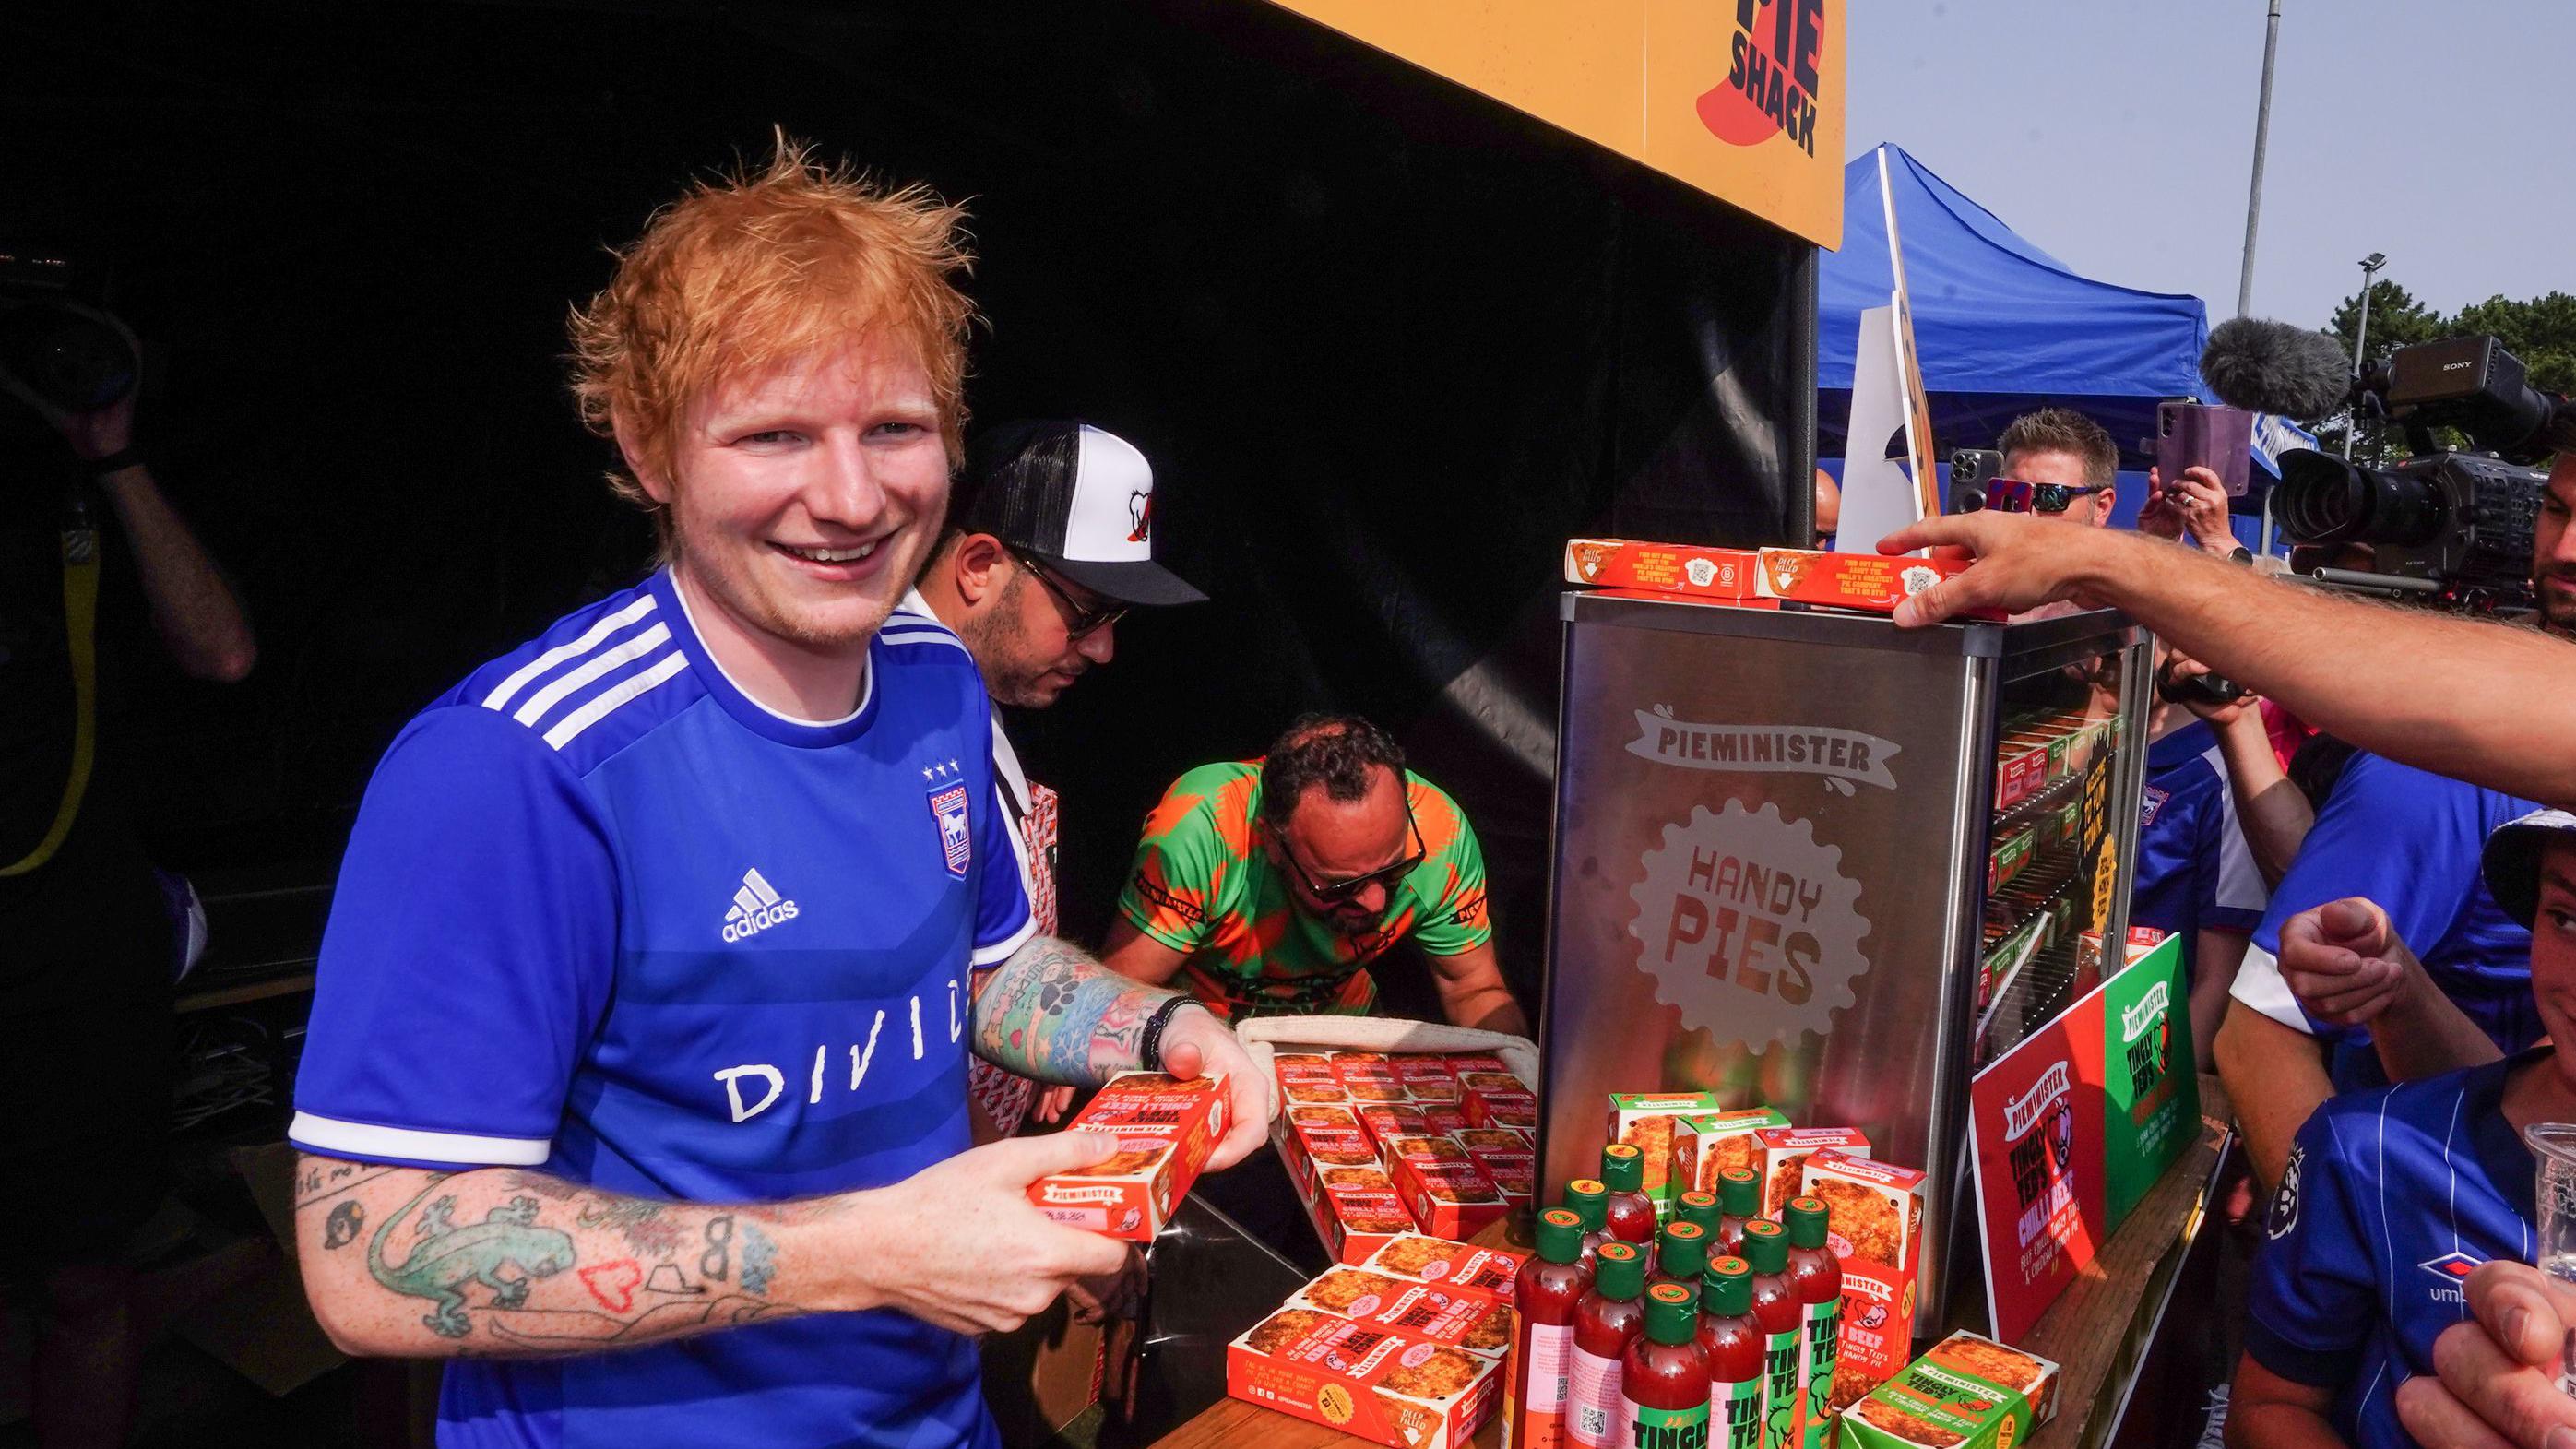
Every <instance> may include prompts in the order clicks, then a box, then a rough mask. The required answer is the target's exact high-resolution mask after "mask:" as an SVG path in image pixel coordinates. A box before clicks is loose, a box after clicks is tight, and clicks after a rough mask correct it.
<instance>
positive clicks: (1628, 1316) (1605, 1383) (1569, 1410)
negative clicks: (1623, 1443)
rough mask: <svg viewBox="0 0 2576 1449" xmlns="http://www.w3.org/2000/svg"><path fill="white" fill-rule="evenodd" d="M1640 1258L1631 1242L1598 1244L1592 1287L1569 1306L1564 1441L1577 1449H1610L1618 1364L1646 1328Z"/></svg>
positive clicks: (1618, 1424)
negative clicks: (1571, 1332) (1570, 1331)
mask: <svg viewBox="0 0 2576 1449" xmlns="http://www.w3.org/2000/svg"><path fill="white" fill-rule="evenodd" d="M1645 1292H1646V1256H1645V1254H1643V1253H1640V1252H1638V1251H1637V1248H1636V1245H1635V1244H1633V1243H1621V1242H1608V1243H1603V1244H1602V1245H1601V1249H1600V1252H1599V1254H1598V1255H1597V1261H1596V1262H1595V1264H1594V1266H1593V1270H1592V1287H1591V1288H1590V1289H1589V1290H1588V1291H1586V1292H1585V1293H1584V1295H1583V1301H1582V1302H1580V1303H1577V1304H1576V1305H1575V1306H1574V1362H1573V1363H1572V1364H1571V1365H1570V1366H1568V1368H1567V1370H1566V1386H1565V1392H1566V1400H1565V1437H1566V1438H1567V1439H1568V1440H1569V1441H1571V1442H1573V1443H1576V1444H1580V1445H1582V1446H1583V1449H1614V1446H1616V1445H1617V1444H1618V1443H1619V1434H1620V1431H1621V1428H1622V1426H1623V1425H1624V1424H1625V1423H1626V1421H1625V1420H1623V1419H1621V1418H1620V1417H1619V1369H1620V1360H1621V1357H1622V1356H1623V1355H1625V1354H1626V1353H1627V1352H1628V1341H1629V1340H1630V1339H1633V1338H1635V1337H1636V1336H1637V1335H1638V1334H1639V1333H1641V1332H1643V1331H1644V1330H1645V1327H1646V1306H1645V1303H1644V1301H1643V1299H1644V1297H1645Z"/></svg>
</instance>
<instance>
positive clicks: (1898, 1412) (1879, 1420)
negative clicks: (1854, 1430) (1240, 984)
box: [1859, 1399, 1967, 1449]
mask: <svg viewBox="0 0 2576 1449" xmlns="http://www.w3.org/2000/svg"><path fill="white" fill-rule="evenodd" d="M1859 1412H1860V1416H1861V1418H1863V1419H1865V1420H1867V1421H1868V1422H1869V1423H1871V1424H1874V1425H1876V1426H1877V1427H1879V1428H1881V1429H1885V1430H1886V1431H1887V1432H1889V1433H1890V1434H1893V1435H1895V1436H1896V1437H1898V1438H1899V1439H1902V1440H1904V1441H1905V1442H1907V1443H1909V1444H1922V1445H1927V1446H1929V1449H1950V1446H1951V1445H1954V1444H1957V1443H1959V1442H1960V1441H1961V1440H1963V1439H1965V1438H1966V1437H1967V1436H1966V1435H1964V1434H1961V1433H1958V1432H1957V1431H1955V1430H1951V1429H1945V1428H1943V1427H1941V1426H1940V1425H1938V1424H1935V1423H1932V1422H1931V1421H1929V1420H1927V1419H1918V1418H1916V1417H1914V1416H1913V1415H1912V1414H1909V1413H1907V1412H1905V1411H1904V1410H1903V1409H1900V1408H1897V1407H1896V1406H1895V1405H1893V1404H1885V1403H1881V1402H1879V1401H1878V1400H1876V1399H1864V1400H1862V1401H1861V1406H1860V1411H1859Z"/></svg>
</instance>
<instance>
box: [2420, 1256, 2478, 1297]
mask: <svg viewBox="0 0 2576 1449" xmlns="http://www.w3.org/2000/svg"><path fill="white" fill-rule="evenodd" d="M2485 1261H2486V1260H2485V1259H2484V1258H2473V1257H2471V1256H2469V1255H2468V1254H2466V1253H2462V1252H2457V1251H2454V1252H2449V1253H2444V1254H2443V1255H2442V1256H2440V1257H2438V1258H2427V1259H2425V1260H2424V1261H2423V1262H2421V1263H2418V1264H2416V1265H2415V1266H2416V1267H2418V1268H2421V1269H2423V1270H2424V1271H2425V1272H2427V1273H2430V1274H2432V1275H2433V1276H2434V1277H2436V1278H2439V1279H2441V1280H2442V1282H2443V1284H2444V1285H2445V1286H2443V1287H2440V1288H2436V1289H2434V1290H2433V1301H2434V1302H2436V1303H2459V1302H2462V1301H2464V1295H2463V1294H2462V1292H2461V1285H2462V1284H2463V1283H2466V1282H2467V1281H2468V1277H2469V1274H2470V1273H2472V1272H2474V1271H2476V1269H2477V1266H2478V1265H2479V1264H2480V1263H2483V1262H2485Z"/></svg>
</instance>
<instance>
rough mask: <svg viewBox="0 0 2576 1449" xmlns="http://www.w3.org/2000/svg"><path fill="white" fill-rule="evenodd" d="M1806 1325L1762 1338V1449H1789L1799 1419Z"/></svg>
mask: <svg viewBox="0 0 2576 1449" xmlns="http://www.w3.org/2000/svg"><path fill="white" fill-rule="evenodd" d="M1805 1339H1806V1334H1805V1333H1804V1332H1803V1325H1802V1326H1801V1327H1800V1328H1792V1329H1788V1330H1785V1331H1783V1332H1780V1333H1770V1334H1765V1335H1763V1338H1762V1378H1763V1384H1762V1449H1789V1444H1790V1437H1789V1436H1790V1434H1791V1433H1792V1432H1793V1431H1794V1430H1795V1429H1796V1428H1797V1421H1798V1405H1799V1402H1800V1400H1799V1396H1798V1360H1799V1358H1800V1356H1801V1352H1802V1350H1803V1348H1804V1344H1805Z"/></svg>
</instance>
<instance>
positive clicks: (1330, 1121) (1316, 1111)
mask: <svg viewBox="0 0 2576 1449" xmlns="http://www.w3.org/2000/svg"><path fill="white" fill-rule="evenodd" d="M1288 1120H1289V1121H1291V1122H1294V1123H1296V1124H1297V1125H1298V1126H1300V1127H1340V1128H1343V1129H1345V1130H1346V1131H1351V1132H1357V1131H1358V1130H1360V1119H1358V1118H1357V1117H1354V1116H1352V1115H1351V1114H1350V1111H1349V1110H1348V1109H1347V1108H1342V1107H1291V1108H1289V1109H1288Z"/></svg>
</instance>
